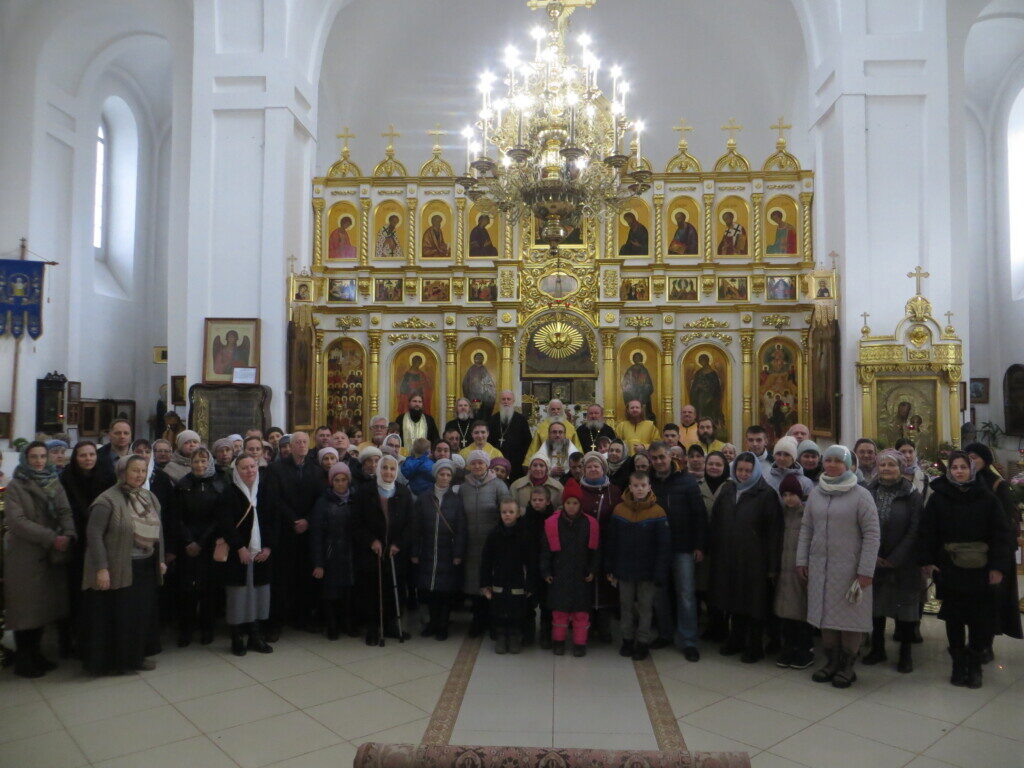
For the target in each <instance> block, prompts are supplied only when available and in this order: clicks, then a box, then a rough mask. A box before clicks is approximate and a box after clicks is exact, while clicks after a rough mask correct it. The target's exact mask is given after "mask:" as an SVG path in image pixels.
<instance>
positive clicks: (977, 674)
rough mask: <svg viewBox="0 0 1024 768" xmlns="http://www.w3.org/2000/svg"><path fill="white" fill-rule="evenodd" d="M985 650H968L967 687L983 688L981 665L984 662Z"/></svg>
mask: <svg viewBox="0 0 1024 768" xmlns="http://www.w3.org/2000/svg"><path fill="white" fill-rule="evenodd" d="M984 659H985V652H984V651H983V650H982V651H973V650H969V651H967V687H968V688H981V665H982V664H983V663H984Z"/></svg>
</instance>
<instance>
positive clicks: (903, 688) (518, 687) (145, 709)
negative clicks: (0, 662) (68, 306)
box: [0, 618, 1024, 768]
mask: <svg viewBox="0 0 1024 768" xmlns="http://www.w3.org/2000/svg"><path fill="white" fill-rule="evenodd" d="M459 629H461V627H460V628H459ZM924 632H925V636H926V644H925V645H923V646H915V649H914V650H915V661H916V664H917V669H916V670H915V671H914V673H913V674H911V675H900V674H898V673H897V672H896V671H895V669H894V668H893V666H892V664H891V663H890V664H889V665H883V666H881V667H864V666H858V675H859V678H860V679H859V680H858V681H857V683H856V684H855V685H854V686H853V687H852V688H850V689H848V690H845V691H841V690H837V689H835V688H832V687H831V686H827V685H819V684H816V683H813V682H812V681H811V680H810V672H809V671H807V672H797V671H793V670H781V669H778V668H777V667H775V665H774V664H773V663H771V662H769V661H765V662H762V663H760V664H753V665H747V664H741V663H740V662H739V661H738V660H737V659H735V658H734V657H732V658H723V657H721V656H719V655H718V654H717V652H716V649H714V648H710V647H706V648H705V649H704V657H703V659H702V660H701V661H700V662H699V663H697V664H690V663H688V662H686V661H685V660H684V659H683V658H682V656H681V655H679V654H678V653H677V652H675V651H673V650H671V649H665V650H662V651H659V652H657V653H656V654H655V664H656V667H657V671H658V673H659V677H660V680H661V683H662V685H663V687H664V690H665V693H666V694H667V697H668V700H669V702H670V703H671V706H672V708H673V710H674V712H673V714H674V715H675V717H677V718H678V723H679V727H680V729H681V731H682V735H683V737H684V738H685V740H686V743H687V746H688V747H689V748H690V749H695V750H700V749H713V750H720V749H725V750H739V751H746V752H748V753H749V754H750V755H751V757H752V764H753V765H754V767H755V768H801V767H803V768H846V766H851V767H852V766H877V767H878V768H887V767H889V766H892V767H893V768H896V767H897V766H906V767H907V768H949V766H954V767H957V768H988V766H998V767H999V768H1024V728H1022V727H1021V726H1022V724H1024V643H1021V642H1015V641H1007V640H1004V639H997V643H996V655H997V660H996V663H995V664H992V665H989V666H987V667H986V669H985V686H984V687H983V688H982V689H980V690H977V691H971V690H967V689H960V688H953V687H951V686H950V685H949V684H948V682H947V677H948V674H949V670H948V660H947V657H946V652H945V641H944V636H943V632H942V625H941V623H939V622H937V621H936V620H934V619H932V618H926V621H925V624H924ZM461 642H462V639H461V636H460V635H459V634H458V633H456V634H455V635H453V637H452V638H451V639H450V640H449V641H448V642H444V643H439V642H437V641H435V640H432V639H420V638H414V639H412V640H411V641H408V642H406V643H404V644H399V643H397V642H395V641H389V642H388V645H387V646H386V647H385V648H369V647H367V646H366V645H364V644H363V643H362V642H361V640H353V639H348V638H344V639H342V640H340V641H337V642H330V641H328V640H327V639H326V638H323V637H321V636H318V635H311V634H307V633H297V632H290V633H287V634H285V636H284V637H283V638H282V639H281V641H280V642H279V643H278V644H277V645H276V650H275V652H274V653H273V654H272V655H269V656H262V655H259V654H250V655H248V656H245V657H242V658H236V657H234V656H232V655H231V654H230V653H229V652H228V648H227V642H226V639H225V638H223V637H222V636H219V637H218V641H217V642H216V643H215V644H214V645H212V646H209V647H205V648H204V647H202V646H199V645H195V644H194V645H192V646H191V647H189V648H185V649H177V648H174V647H173V643H170V645H171V646H172V647H169V648H168V650H166V651H165V652H164V653H163V654H161V655H160V656H159V657H158V665H157V669H156V670H154V671H152V672H143V673H140V674H133V675H128V676H124V677H109V678H99V679H93V678H89V677H85V676H83V675H81V674H80V673H79V671H78V667H77V665H75V664H72V663H65V664H62V666H61V669H59V670H58V671H57V672H54V673H51V674H49V675H47V676H46V677H44V678H42V679H40V680H35V681H30V680H22V679H19V678H16V677H14V676H13V674H12V673H11V671H10V670H9V669H7V670H3V671H2V672H0V767H2V768H78V767H79V766H102V767H103V768H133V767H134V766H139V767H140V768H142V767H143V766H144V767H145V768H165V767H167V768H169V767H170V766H174V768H180V766H182V765H192V766H196V767H197V768H234V767H235V766H242V767H243V768H257V767H258V766H271V765H273V766H278V768H283V767H285V766H287V767H288V768H325V767H326V766H331V767H332V768H338V767H339V766H346V765H349V764H350V761H351V759H352V757H353V756H354V754H355V750H356V748H357V747H358V745H359V744H361V743H362V742H364V741H368V740H381V741H390V742H416V741H419V740H420V739H421V738H422V737H423V735H424V731H425V730H426V728H427V725H428V723H429V721H430V716H431V713H432V712H433V711H434V709H435V707H436V706H437V704H438V698H439V696H440V695H441V692H442V690H443V689H444V687H445V683H446V681H447V680H448V677H449V672H450V669H451V667H452V664H453V662H454V661H455V659H456V657H457V656H458V654H459V650H460V646H461ZM614 650H615V649H613V648H611V647H609V646H599V645H595V646H593V647H592V648H591V651H590V653H589V654H588V656H587V657H586V658H584V659H576V658H572V657H571V656H566V657H562V658H555V657H554V656H553V655H551V654H549V653H546V652H541V651H539V650H537V649H529V650H528V651H527V652H524V653H523V654H522V655H521V656H519V657H510V656H503V657H502V656H497V655H495V654H494V652H493V650H492V647H491V644H490V643H488V642H485V643H484V644H483V646H482V648H481V650H480V652H479V655H478V656H477V658H476V663H475V666H474V667H473V670H472V674H471V675H470V678H469V682H468V686H467V687H466V692H465V697H464V700H463V702H462V707H461V709H460V711H459V715H458V719H457V720H456V722H455V726H454V730H453V733H452V738H451V741H452V743H481V744H523V745H530V746H532V745H536V746H547V745H554V746H565V747H575V746H581V747H619V748H630V747H632V748H645V749H654V748H656V742H655V739H654V733H653V730H652V727H651V722H650V718H649V716H648V713H647V709H646V707H645V705H644V698H643V695H642V692H641V690H640V685H639V683H638V682H637V675H636V672H635V670H634V668H633V664H632V663H631V662H629V661H627V660H625V659H621V658H619V657H618V656H617V655H616V654H615V652H614Z"/></svg>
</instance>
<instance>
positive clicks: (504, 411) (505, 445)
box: [487, 389, 533, 480]
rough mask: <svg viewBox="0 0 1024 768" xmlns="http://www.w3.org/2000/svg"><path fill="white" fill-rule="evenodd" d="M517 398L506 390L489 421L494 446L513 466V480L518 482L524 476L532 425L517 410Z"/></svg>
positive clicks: (499, 398)
mask: <svg viewBox="0 0 1024 768" xmlns="http://www.w3.org/2000/svg"><path fill="white" fill-rule="evenodd" d="M515 404H516V396H515V394H514V393H513V392H512V391H511V390H508V389H506V390H505V391H504V392H502V393H501V394H500V395H499V396H498V412H497V413H492V414H491V417H490V418H489V419H488V420H487V427H488V429H490V432H491V437H490V440H491V441H492V443H493V445H496V446H497V447H498V450H499V451H501V455H502V456H504V457H505V458H506V459H508V460H509V463H510V464H511V465H512V475H511V477H512V479H513V480H517V479H519V478H520V477H522V475H523V469H522V468H523V464H524V462H525V461H526V455H527V454H526V451H527V449H528V448H529V447H530V440H532V439H533V438H532V436H531V435H530V423H529V422H528V421H527V420H526V417H525V416H523V414H521V413H519V411H517V410H516V408H515Z"/></svg>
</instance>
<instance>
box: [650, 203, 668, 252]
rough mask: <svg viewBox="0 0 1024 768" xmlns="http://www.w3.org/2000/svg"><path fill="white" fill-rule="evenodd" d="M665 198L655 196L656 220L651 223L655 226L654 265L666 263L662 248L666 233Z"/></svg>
mask: <svg viewBox="0 0 1024 768" xmlns="http://www.w3.org/2000/svg"><path fill="white" fill-rule="evenodd" d="M664 208H665V196H664V195H655V196H654V220H653V221H652V222H651V223H652V224H653V225H654V263H655V264H662V263H664V261H665V249H664V247H663V246H662V242H661V238H662V235H663V233H664V231H665V226H664V222H663V221H662V219H663V218H664V216H665V211H664Z"/></svg>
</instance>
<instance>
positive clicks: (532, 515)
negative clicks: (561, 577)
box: [522, 485, 555, 650]
mask: <svg viewBox="0 0 1024 768" xmlns="http://www.w3.org/2000/svg"><path fill="white" fill-rule="evenodd" d="M553 514H555V507H554V505H553V504H552V503H551V489H550V488H549V487H548V486H546V485H537V486H534V487H533V490H531V491H530V503H529V504H528V505H527V507H526V509H525V510H524V511H523V515H522V524H523V525H524V526H525V527H526V530H527V535H528V536H529V538H530V541H532V542H533V545H534V546H535V547H537V551H538V553H539V551H540V546H541V544H540V538H541V536H543V535H544V521H545V520H547V519H548V518H549V517H551V516H552V515H553ZM547 596H548V584H547V582H546V581H544V579H538V580H537V589H536V590H535V591H534V592H533V594H532V595H530V600H529V605H528V606H527V608H526V616H525V617H524V621H523V645H530V643H532V642H533V636H534V632H535V631H536V629H537V617H536V613H537V606H538V605H539V606H540V634H539V635H538V636H537V638H538V639H537V644H538V645H539V646H540V647H541V648H543V649H544V650H550V649H551V609H550V608H548V603H547Z"/></svg>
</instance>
